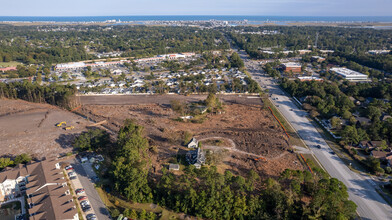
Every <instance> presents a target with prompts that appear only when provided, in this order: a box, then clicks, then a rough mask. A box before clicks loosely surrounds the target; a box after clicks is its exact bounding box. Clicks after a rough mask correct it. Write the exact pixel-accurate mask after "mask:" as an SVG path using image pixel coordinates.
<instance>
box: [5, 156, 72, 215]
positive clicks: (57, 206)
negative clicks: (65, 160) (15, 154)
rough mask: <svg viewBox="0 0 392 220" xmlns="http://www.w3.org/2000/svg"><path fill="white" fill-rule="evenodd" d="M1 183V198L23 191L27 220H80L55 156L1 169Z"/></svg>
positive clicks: (16, 195)
mask: <svg viewBox="0 0 392 220" xmlns="http://www.w3.org/2000/svg"><path fill="white" fill-rule="evenodd" d="M0 182H1V184H0V188H1V190H0V191H1V193H2V194H1V197H2V198H3V200H4V199H10V198H15V197H19V196H22V193H23V192H25V193H26V195H27V204H26V207H27V208H28V213H29V215H30V217H29V219H30V220H38V219H48V220H49V219H61V220H78V219H79V215H78V212H77V209H76V206H75V203H74V201H73V199H72V196H71V194H70V190H69V187H68V185H67V182H66V179H65V177H64V174H63V171H62V169H61V167H60V161H59V160H58V159H57V158H52V159H48V160H44V161H41V162H33V163H29V164H27V165H19V167H16V168H14V169H10V170H6V171H4V172H1V173H0ZM1 197H0V198H1Z"/></svg>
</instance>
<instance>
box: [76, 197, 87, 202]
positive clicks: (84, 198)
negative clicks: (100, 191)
mask: <svg viewBox="0 0 392 220" xmlns="http://www.w3.org/2000/svg"><path fill="white" fill-rule="evenodd" d="M86 199H87V196H80V197H79V198H78V200H79V201H83V200H86Z"/></svg>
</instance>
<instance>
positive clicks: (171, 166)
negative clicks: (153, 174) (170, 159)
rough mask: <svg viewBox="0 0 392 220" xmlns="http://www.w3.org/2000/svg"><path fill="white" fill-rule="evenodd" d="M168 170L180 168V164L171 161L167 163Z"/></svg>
mask: <svg viewBox="0 0 392 220" xmlns="http://www.w3.org/2000/svg"><path fill="white" fill-rule="evenodd" d="M169 170H180V165H179V164H174V163H171V164H169Z"/></svg>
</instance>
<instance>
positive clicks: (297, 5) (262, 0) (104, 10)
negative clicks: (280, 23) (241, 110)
mask: <svg viewBox="0 0 392 220" xmlns="http://www.w3.org/2000/svg"><path fill="white" fill-rule="evenodd" d="M1 1H3V2H2V3H1V9H0V16H105V15H118V16H119V15H260V16H263V15H277V16H278V15H285V16H391V15H392V12H391V9H392V0H1Z"/></svg>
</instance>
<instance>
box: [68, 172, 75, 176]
mask: <svg viewBox="0 0 392 220" xmlns="http://www.w3.org/2000/svg"><path fill="white" fill-rule="evenodd" d="M68 176H69V177H73V176H76V174H75V172H69V173H68Z"/></svg>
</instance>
